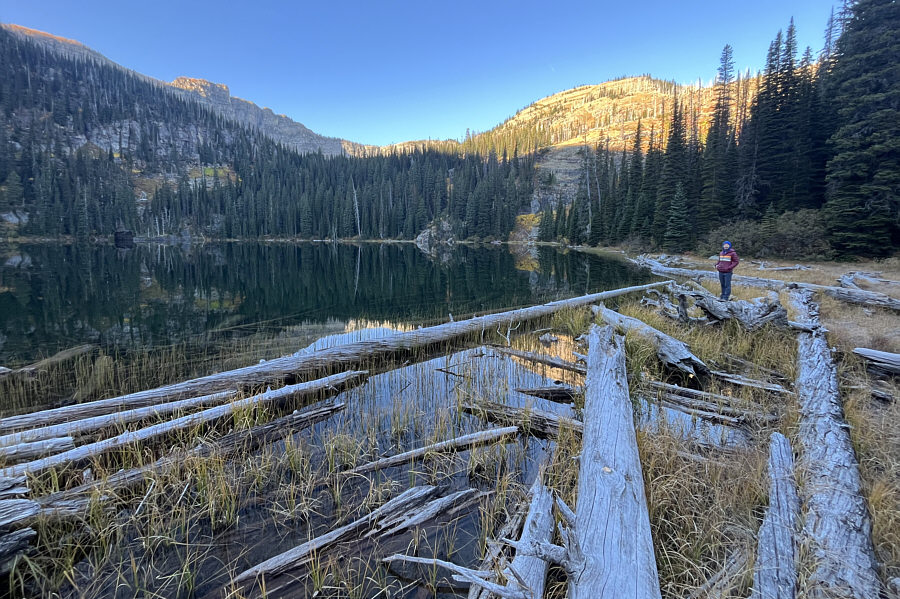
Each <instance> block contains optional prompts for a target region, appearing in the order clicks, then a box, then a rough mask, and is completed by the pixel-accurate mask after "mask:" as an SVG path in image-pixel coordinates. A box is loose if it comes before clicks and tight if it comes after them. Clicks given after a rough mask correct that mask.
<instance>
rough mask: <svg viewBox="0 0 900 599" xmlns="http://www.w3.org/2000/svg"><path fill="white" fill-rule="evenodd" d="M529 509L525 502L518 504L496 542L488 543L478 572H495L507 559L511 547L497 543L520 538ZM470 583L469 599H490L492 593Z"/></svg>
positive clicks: (497, 536) (496, 537)
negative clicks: (497, 566)
mask: <svg viewBox="0 0 900 599" xmlns="http://www.w3.org/2000/svg"><path fill="white" fill-rule="evenodd" d="M528 507H529V505H528V503H526V502H525V501H519V502H517V503H516V507H515V508H514V509H513V513H512V515H511V516H510V517H509V518H507V519H506V521H505V522H504V523H503V526H502V527H500V530H499V531H497V535H496V536H495V537H494V539H495V540H494V542H488V546H487V550H486V551H485V555H484V558H483V559H482V560H481V563H479V565H478V568H476V570H479V571H482V572H492V571H494V570H495V568H496V565H497V564H498V563H499V562H500V560H501V559H505V554H506V553H507V552H508V551H509V549H510V548H509V545H507V544H505V543H500V542H497V539H507V538H512V537H514V536H516V537H518V536H519V532H520V531H521V529H522V524H523V522H524V521H525V516H526V514H527V513H528ZM470 582H471V585H470V586H469V597H468V599H490V597H491V593H490V591H488V590H487V589H485V588H484V587H483V586H481V585H480V584H478V583H477V582H472V581H470Z"/></svg>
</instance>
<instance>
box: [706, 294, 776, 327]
mask: <svg viewBox="0 0 900 599" xmlns="http://www.w3.org/2000/svg"><path fill="white" fill-rule="evenodd" d="M698 296H699V297H698ZM694 305H696V306H697V307H698V308H700V309H701V310H703V312H704V313H705V314H706V316H707V317H708V318H709V319H710V320H715V321H718V322H722V321H725V320H736V321H737V322H739V323H740V324H741V326H743V327H744V328H745V329H747V330H748V331H755V330H757V329H760V328H762V327H764V326H765V325H767V324H773V325H775V326H778V327H784V328H787V327H788V318H787V310H785V309H784V306H782V305H781V302H780V301H779V300H778V294H777V293H775V292H774V291H770V292H769V293H768V294H767V295H766V297H765V298H762V297H756V298H753V299H750V300H731V301H722V300H720V299H718V298H714V297H707V296H700V294H694Z"/></svg>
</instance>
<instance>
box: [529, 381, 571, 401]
mask: <svg viewBox="0 0 900 599" xmlns="http://www.w3.org/2000/svg"><path fill="white" fill-rule="evenodd" d="M514 391H515V392H516V393H522V394H524V395H530V396H532V397H539V398H541V399H546V400H547V401H552V402H555V403H572V402H574V401H575V396H576V394H577V393H578V392H577V391H576V390H575V389H574V388H572V387H571V386H569V385H547V386H546V387H531V388H527V389H526V388H522V387H517V388H516V389H514Z"/></svg>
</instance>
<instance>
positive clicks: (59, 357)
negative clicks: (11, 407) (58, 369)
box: [0, 344, 96, 378]
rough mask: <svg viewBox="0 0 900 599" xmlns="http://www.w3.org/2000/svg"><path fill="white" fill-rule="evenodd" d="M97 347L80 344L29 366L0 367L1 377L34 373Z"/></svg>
mask: <svg viewBox="0 0 900 599" xmlns="http://www.w3.org/2000/svg"><path fill="white" fill-rule="evenodd" d="M95 348H96V346H95V345H90V344H85V345H78V346H76V347H70V348H69V349H64V350H62V351H61V352H58V353H55V354H53V355H52V356H50V357H49V358H44V359H43V360H39V361H37V362H35V363H34V364H29V365H28V366H22V367H21V368H0V378H3V377H5V376H14V375H33V374H35V373H37V372H40V371H41V370H46V369H47V368H48V367H50V366H53V365H55V364H62V363H63V362H68V361H69V360H71V359H73V358H77V357H78V356H81V355H84V354H87V353H90V352H92V351H93V350H94V349H95Z"/></svg>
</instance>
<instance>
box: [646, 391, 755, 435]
mask: <svg viewBox="0 0 900 599" xmlns="http://www.w3.org/2000/svg"><path fill="white" fill-rule="evenodd" d="M646 399H647V401H650V402H654V403H658V404H659V405H661V406H662V407H664V408H669V409H670V410H676V411H678V412H682V413H683V414H687V415H688V416H693V417H695V418H699V419H701V420H707V421H709V422H714V423H716V424H722V425H725V426H731V427H739V426H743V425H744V424H745V422H746V418H745V417H744V416H743V415H740V416H731V415H728V414H722V413H721V412H719V411H716V410H705V409H702V408H698V407H695V405H694V404H695V400H691V399H689V398H686V397H682V396H680V395H676V394H674V393H665V392H659V393H657V394H656V395H651V396H649V397H648V398H646Z"/></svg>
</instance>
